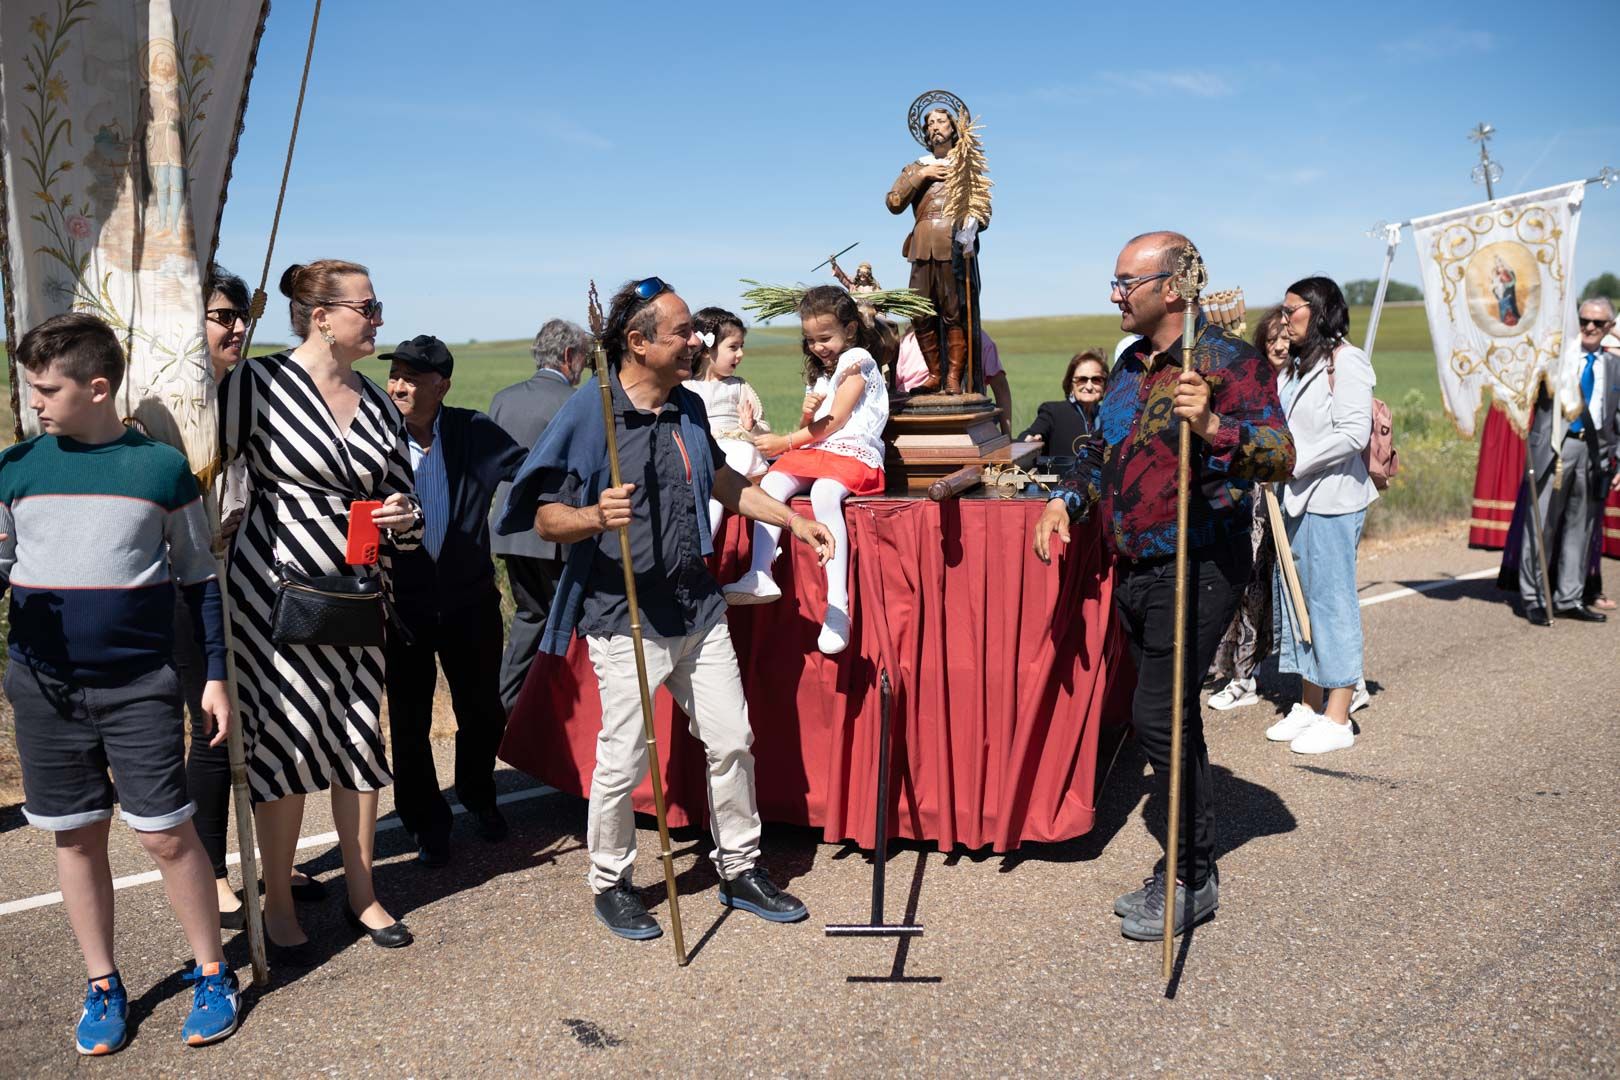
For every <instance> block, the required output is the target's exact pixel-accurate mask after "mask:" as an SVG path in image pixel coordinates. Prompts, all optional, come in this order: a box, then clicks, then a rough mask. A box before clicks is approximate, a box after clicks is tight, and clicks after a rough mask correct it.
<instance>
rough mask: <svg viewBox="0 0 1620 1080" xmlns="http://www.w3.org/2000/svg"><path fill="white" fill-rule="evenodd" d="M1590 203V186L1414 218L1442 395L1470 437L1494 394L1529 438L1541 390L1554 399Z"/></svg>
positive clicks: (1546, 191) (1571, 323) (1568, 187)
mask: <svg viewBox="0 0 1620 1080" xmlns="http://www.w3.org/2000/svg"><path fill="white" fill-rule="evenodd" d="M1585 195H1586V184H1585V182H1584V181H1582V182H1577V183H1573V184H1565V185H1563V186H1562V187H1555V188H1545V189H1543V190H1541V191H1532V192H1528V193H1526V194H1524V195H1515V196H1512V197H1511V198H1505V199H1497V200H1496V201H1495V202H1490V203H1481V204H1479V205H1477V206H1468V207H1464V208H1463V209H1461V210H1452V211H1449V212H1447V213H1444V214H1435V215H1433V216H1432V217H1426V218H1414V219H1413V221H1412V232H1413V235H1414V236H1415V237H1416V239H1417V254H1418V266H1419V267H1420V269H1421V272H1422V275H1423V303H1424V306H1425V307H1426V308H1427V309H1428V314H1429V334H1430V336H1431V337H1432V338H1433V339H1434V358H1435V363H1436V365H1437V366H1438V367H1439V372H1440V390H1441V394H1442V396H1443V399H1444V402H1445V406H1446V411H1447V412H1448V413H1450V414H1451V418H1452V420H1453V421H1454V422H1455V423H1456V425H1457V428H1458V430H1459V431H1461V432H1462V433H1463V434H1464V435H1472V434H1473V433H1474V419H1475V416H1476V415H1477V413H1478V411H1479V406H1480V403H1481V402H1482V401H1483V400H1484V394H1485V391H1486V390H1487V389H1488V390H1489V391H1490V392H1491V395H1492V397H1493V398H1494V399H1495V401H1496V403H1497V404H1498V405H1499V406H1501V408H1502V410H1503V411H1504V412H1505V413H1506V414H1507V417H1508V419H1509V420H1511V421H1512V423H1513V426H1514V427H1515V428H1516V429H1517V430H1518V431H1519V432H1520V433H1521V434H1523V433H1524V431H1525V429H1526V427H1527V425H1528V424H1529V422H1530V413H1531V410H1532V409H1533V408H1534V406H1535V399H1536V395H1537V392H1538V390H1539V388H1540V387H1541V385H1542V384H1543V382H1545V383H1546V384H1547V385H1548V386H1549V388H1550V389H1552V390H1553V391H1554V392H1556V390H1557V388H1558V386H1559V383H1560V381H1561V375H1562V372H1561V368H1562V366H1563V361H1562V357H1563V354H1564V342H1565V339H1566V337H1567V336H1568V335H1569V333H1570V330H1571V328H1572V327H1573V326H1574V324H1575V307H1576V303H1575V300H1576V293H1577V290H1576V289H1575V287H1574V285H1573V283H1572V282H1571V280H1570V274H1571V271H1572V270H1573V268H1574V264H1575V235H1576V232H1577V230H1578V227H1579V225H1580V217H1581V202H1582V200H1583V199H1584V198H1585Z"/></svg>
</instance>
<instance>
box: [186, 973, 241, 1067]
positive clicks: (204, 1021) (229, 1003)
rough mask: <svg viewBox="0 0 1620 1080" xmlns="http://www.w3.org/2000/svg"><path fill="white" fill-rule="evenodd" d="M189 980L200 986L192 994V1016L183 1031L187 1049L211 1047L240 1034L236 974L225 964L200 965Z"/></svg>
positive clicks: (189, 976) (187, 978) (188, 1018)
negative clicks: (231, 1035) (190, 1047)
mask: <svg viewBox="0 0 1620 1080" xmlns="http://www.w3.org/2000/svg"><path fill="white" fill-rule="evenodd" d="M186 980H187V981H188V982H194V983H196V984H197V986H196V988H195V989H194V990H192V992H191V1015H190V1016H188V1017H186V1024H185V1027H182V1028H181V1029H180V1038H181V1039H182V1040H184V1041H185V1044H186V1045H187V1046H207V1045H208V1044H209V1043H216V1042H219V1040H221V1039H225V1038H229V1037H230V1034H231V1032H233V1031H235V1030H236V1018H237V1010H238V1007H239V1006H240V1004H241V1002H240V996H239V995H238V993H237V989H236V974H235V973H234V972H233V971H231V969H230V968H228V967H226V966H225V965H224V964H223V963H218V964H198V965H197V967H196V970H194V971H193V972H192V973H191V974H190V975H187V976H186Z"/></svg>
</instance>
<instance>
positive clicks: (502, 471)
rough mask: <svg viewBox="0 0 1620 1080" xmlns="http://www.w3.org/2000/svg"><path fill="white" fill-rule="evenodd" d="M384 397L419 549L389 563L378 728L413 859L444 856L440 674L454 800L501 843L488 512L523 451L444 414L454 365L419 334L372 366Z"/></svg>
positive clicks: (479, 420)
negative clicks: (390, 607) (411, 475)
mask: <svg viewBox="0 0 1620 1080" xmlns="http://www.w3.org/2000/svg"><path fill="white" fill-rule="evenodd" d="M382 359H383V360H387V361H388V362H389V364H390V367H389V369H388V395H389V396H390V397H391V398H393V400H394V404H395V405H397V406H398V407H399V411H400V412H401V413H402V414H403V415H404V417H405V430H406V434H407V435H408V436H409V440H408V441H409V446H410V452H411V467H412V469H413V470H414V471H415V474H416V495H417V499H418V500H419V501H420V502H421V505H422V523H423V527H424V529H425V534H424V536H423V538H422V546H421V547H420V548H418V549H416V550H413V551H409V552H406V553H404V554H401V555H396V556H395V557H394V568H393V580H392V584H393V592H394V602H395V606H396V607H397V608H398V611H399V616H400V619H401V621H402V622H404V624H405V629H406V630H407V631H408V632H409V635H410V640H408V641H407V640H406V635H405V634H402V633H400V632H399V630H398V628H397V627H392V626H391V627H390V628H389V629H390V632H389V635H388V650H387V671H388V725H389V729H390V732H391V735H392V741H393V744H394V747H393V749H394V806H395V809H396V810H398V812H399V819H400V822H401V823H402V824H403V825H404V826H405V828H406V829H407V830H409V831H410V833H411V835H412V836H414V837H415V838H416V843H417V848H418V851H417V859H418V860H419V861H420V862H422V863H423V864H424V865H426V866H442V865H443V864H444V863H445V862H447V861H448V859H449V856H450V822H451V812H450V805H449V804H448V803H447V802H445V800H444V796H443V795H442V794H440V792H439V778H438V774H437V773H436V772H435V770H434V767H433V747H432V745H431V743H430V742H429V741H428V730H429V728H431V727H432V725H433V692H434V689H435V686H436V677H437V672H436V669H435V666H434V659H435V657H437V659H438V663H439V664H441V665H443V667H444V679H445V682H447V683H449V684H450V702H451V706H452V707H453V708H454V710H455V715H456V797H457V798H458V799H460V800H461V805H462V806H464V807H466V808H467V811H468V813H470V814H471V815H472V817H473V821H474V822H476V824H477V830H478V835H479V836H481V837H483V838H484V839H485V840H491V841H493V840H500V839H501V838H503V837H504V836H505V835H506V820H505V819H504V818H503V817H502V816H501V812H500V811H499V810H498V809H497V808H496V806H495V753H496V751H497V750H499V749H500V745H501V736H502V735H503V734H504V733H505V731H506V709H505V708H504V707H503V706H502V705H501V698H500V673H501V636H502V627H501V598H500V592H499V591H498V590H497V589H496V587H495V566H494V563H493V562H492V561H491V560H490V554H489V502H490V497H491V496H492V495H493V494H494V492H495V487H496V485H497V484H499V483H500V482H501V481H503V480H510V479H511V478H512V476H513V474H515V473H516V472H517V469H518V466H520V465H522V464H523V459H524V456H525V452H524V449H523V447H521V446H519V445H518V444H517V443H516V442H514V441H513V440H512V437H511V436H510V435H508V434H506V432H505V431H503V430H502V429H501V427H500V425H498V424H496V423H495V421H493V420H491V419H490V418H489V417H487V416H485V415H484V414H483V413H481V412H475V411H473V410H472V409H457V408H452V407H450V406H447V405H445V404H444V397H445V395H446V394H448V393H449V392H450V375H451V372H452V370H453V368H454V366H455V359H454V357H452V356H451V355H450V350H449V349H447V348H445V345H444V342H442V341H440V340H439V339H438V338H436V337H432V336H429V335H427V334H422V335H419V336H417V337H414V338H412V339H411V340H410V341H404V342H401V343H400V345H399V348H397V349H395V350H394V351H393V352H391V353H386V354H384V355H383V356H382Z"/></svg>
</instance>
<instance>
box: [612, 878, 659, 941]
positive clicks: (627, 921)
mask: <svg viewBox="0 0 1620 1080" xmlns="http://www.w3.org/2000/svg"><path fill="white" fill-rule="evenodd" d="M596 917H597V919H598V920H599V921H600V922H601V923H602V925H603V926H605V927H607V928H608V929H609V930H611V931H613V932H614V933H615V934H618V935H619V936H620V937H622V938H629V939H630V940H632V941H646V940H648V939H650V938H655V937H659V936H660V935H662V934H663V932H664V931H663V929H662V928H661V927H660V926H659V925H658V920H657V919H654V918H653V917H652V916H651V915H649V914H647V905H646V904H643V903H642V902H641V897H640V896H639V895H637V893H636V890H634V889H632V888H631V887H630V883H629V882H628V881H621V882H619V883H618V884H617V885H615V886H613V888H611V889H609V890H608V891H607V892H602V893H597V894H596Z"/></svg>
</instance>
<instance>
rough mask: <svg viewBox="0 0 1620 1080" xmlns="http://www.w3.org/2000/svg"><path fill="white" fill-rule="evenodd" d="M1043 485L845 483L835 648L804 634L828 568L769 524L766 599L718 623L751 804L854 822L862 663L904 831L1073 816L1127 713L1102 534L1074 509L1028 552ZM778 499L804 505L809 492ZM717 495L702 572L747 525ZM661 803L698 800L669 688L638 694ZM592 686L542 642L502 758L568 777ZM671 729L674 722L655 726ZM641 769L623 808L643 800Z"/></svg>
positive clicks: (872, 732) (646, 788) (861, 775)
mask: <svg viewBox="0 0 1620 1080" xmlns="http://www.w3.org/2000/svg"><path fill="white" fill-rule="evenodd" d="M1042 506H1043V504H1042V503H1041V502H1040V501H1038V500H1028V499H994V498H980V499H961V500H955V501H952V502H946V503H934V502H930V501H928V500H926V499H899V498H894V499H891V498H879V499H852V500H850V501H849V502H848V503H847V504H846V506H845V519H846V521H847V522H848V525H849V535H850V550H851V556H852V563H853V572H854V587H853V590H852V593H853V607H852V610H851V616H852V621H853V624H854V627H853V632H852V635H851V639H850V645H849V648H848V649H846V650H845V651H844V652H843V653H842V654H841V655H839V656H833V657H829V656H823V655H822V654H821V653H820V652H818V651H817V650H816V634H817V632H818V631H819V629H820V621H821V614H822V612H823V611H824V609H825V603H826V599H825V598H826V577H825V575H824V573H823V572H822V570H821V569H820V568H819V567H818V566H817V565H816V562H815V557H814V555H813V554H812V552H811V551H810V549H809V548H807V547H806V546H805V545H803V544H799V543H796V542H793V541H792V540H791V538H788V539H787V541H786V544H787V547H788V548H789V550H790V552H791V557H787V556H784V557H782V558H779V559H778V561H777V564H776V571H775V574H776V580H777V582H778V583H779V584H780V585H781V586H782V590H783V593H784V596H783V599H782V600H780V601H778V602H776V603H774V604H763V605H758V606H754V607H741V608H733V609H732V610H731V612H730V615H729V618H730V622H731V633H732V638H733V640H734V641H735V644H736V649H737V657H738V663H739V664H740V666H741V669H742V679H743V686H744V689H745V691H746V693H747V696H748V707H749V718H750V721H751V723H752V725H753V729H754V755H755V760H756V765H757V771H756V780H757V786H758V790H759V804H760V813H761V815H762V816H763V817H764V818H765V819H766V820H767V821H778V822H787V823H792V824H800V825H813V826H819V827H820V828H821V829H822V830H823V833H824V835H825V836H826V838H827V839H828V840H829V841H841V840H853V841H855V842H856V843H858V844H860V845H861V846H863V847H871V846H872V843H873V839H874V837H873V833H874V823H873V813H874V809H875V799H876V788H875V784H876V772H877V751H878V747H877V735H878V721H879V694H878V674H879V672H880V671H882V670H887V671H888V672H889V678H890V681H891V684H892V685H893V687H894V714H893V717H894V727H895V740H894V742H895V749H894V757H895V773H894V784H895V786H896V787H897V788H898V791H897V793H896V794H895V796H894V797H895V799H896V803H895V805H897V806H898V814H897V815H895V816H894V817H893V818H892V819H891V820H895V821H896V824H895V826H894V828H895V830H896V831H897V833H898V834H899V835H901V836H904V837H908V838H911V839H918V840H930V841H933V842H935V843H937V844H938V845H939V846H940V847H941V848H945V849H948V848H951V847H955V846H957V845H961V846H965V847H968V848H980V847H983V846H985V845H990V846H991V847H993V848H994V849H995V850H997V851H1007V850H1011V849H1013V848H1016V847H1017V846H1018V845H1019V844H1020V843H1021V842H1023V841H1025V840H1042V841H1056V840H1067V839H1070V838H1073V837H1076V836H1079V835H1081V834H1083V833H1085V832H1087V831H1088V830H1089V829H1090V828H1091V822H1092V815H1093V809H1094V805H1095V799H1094V796H1095V793H1096V782H1097V772H1096V759H1097V742H1098V729H1099V726H1100V725H1101V724H1103V723H1109V722H1124V720H1125V719H1126V717H1127V716H1128V713H1129V703H1130V694H1131V690H1132V688H1133V687H1134V683H1135V679H1134V675H1133V673H1132V671H1131V666H1130V660H1129V657H1128V655H1127V654H1126V653H1125V648H1124V642H1123V638H1122V636H1121V635H1120V633H1119V632H1118V630H1117V629H1116V626H1115V620H1114V616H1113V582H1112V577H1111V575H1110V574H1109V572H1108V563H1107V559H1106V556H1105V554H1104V548H1103V543H1102V538H1101V534H1100V533H1099V531H1098V530H1097V529H1096V528H1095V527H1089V526H1082V527H1080V528H1078V529H1076V530H1075V533H1074V542H1073V543H1072V544H1071V545H1070V546H1069V548H1068V550H1067V551H1065V552H1064V554H1063V555H1062V556H1061V557H1060V558H1058V559H1056V560H1054V563H1053V565H1051V566H1047V565H1043V564H1042V563H1041V562H1040V561H1039V560H1037V559H1036V558H1035V557H1034V555H1033V554H1032V552H1031V548H1030V545H1031V540H1032V538H1033V535H1034V527H1035V522H1036V519H1037V518H1038V517H1039V516H1040V513H1041V509H1042ZM797 508H798V509H800V510H801V511H802V512H803V513H806V514H808V513H809V512H810V509H809V505H808V503H807V502H804V501H803V500H800V501H799V503H798V504H797ZM746 524H747V523H746V522H743V521H742V520H741V519H738V518H735V517H732V516H730V515H728V516H727V519H726V522H725V524H724V526H723V527H722V530H721V532H722V536H721V537H720V543H719V546H718V550H717V554H716V558H715V564H714V565H715V570H716V575H717V577H718V578H719V580H720V581H722V582H727V581H733V580H735V579H736V578H738V577H740V576H741V575H742V573H743V572H744V571H745V570H746V569H747V565H748V554H749V546H750V544H749V540H750V533H751V530H750V529H748V528H745V525H746ZM656 702H657V705H656V712H657V720H656V723H657V730H658V739H659V746H660V750H661V754H662V758H663V761H662V765H663V773H664V776H665V783H666V785H667V788H666V790H667V791H668V793H669V820H670V823H671V824H672V825H684V824H689V823H703V822H704V821H706V816H707V810H706V808H707V800H706V797H705V792H704V782H703V777H704V771H703V751H702V747H701V745H700V744H699V743H698V742H697V740H696V739H695V738H693V737H692V735H691V734H690V733H689V732H688V731H687V730H686V721H685V719H684V717H680V718H679V720H680V722H679V723H676V720H677V718H678V712H677V710H676V709H675V707H674V705H673V703H672V702H671V700H670V698H669V695H668V694H667V693H665V692H663V691H659V693H658V694H657V697H656ZM600 710H601V702H600V699H599V697H598V695H597V688H596V677H595V674H594V672H593V670H592V668H591V664H590V660H589V658H588V657H587V656H586V651H585V648H584V645H583V643H582V642H581V641H580V640H579V639H577V638H576V639H575V640H574V642H573V645H572V647H571V648H570V650H569V653H568V655H567V657H565V658H564V657H550V656H544V655H542V656H540V657H539V658H538V659H537V660H536V662H535V664H534V667H533V668H532V669H531V671H530V673H529V679H528V682H527V683H526V684H525V685H524V688H523V692H522V694H521V695H520V696H519V698H518V700H517V703H516V705H515V706H514V708H513V711H512V716H511V720H510V722H509V724H508V726H507V732H506V740H505V743H504V744H503V746H502V748H501V757H502V758H503V759H504V760H505V761H507V762H509V763H510V764H512V765H513V766H515V767H517V768H519V769H522V770H523V771H524V772H527V773H530V774H531V775H533V776H535V777H537V778H539V779H541V780H543V781H545V782H546V783H548V784H551V785H553V786H555V787H557V788H559V789H560V790H563V791H567V792H571V793H573V794H576V795H586V794H588V792H589V788H590V778H591V770H592V767H593V765H594V762H595V752H596V736H597V732H598V730H599V728H600V717H601V712H600ZM672 732H673V734H672ZM651 791H652V789H651V784H650V782H646V781H644V782H643V783H642V785H641V787H640V788H638V789H637V791H636V808H637V809H638V810H641V811H644V812H648V813H650V812H651V811H652V794H651Z"/></svg>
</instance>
